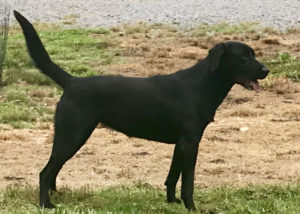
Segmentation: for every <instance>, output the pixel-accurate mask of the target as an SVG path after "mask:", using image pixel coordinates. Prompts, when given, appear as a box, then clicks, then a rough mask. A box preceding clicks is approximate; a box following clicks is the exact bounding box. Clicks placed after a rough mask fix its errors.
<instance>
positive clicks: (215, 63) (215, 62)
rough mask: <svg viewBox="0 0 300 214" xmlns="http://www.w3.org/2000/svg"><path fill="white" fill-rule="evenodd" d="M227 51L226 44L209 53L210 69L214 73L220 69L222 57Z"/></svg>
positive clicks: (217, 46) (218, 45) (221, 44)
mask: <svg viewBox="0 0 300 214" xmlns="http://www.w3.org/2000/svg"><path fill="white" fill-rule="evenodd" d="M224 51H225V44H224V43H218V44H217V45H215V46H214V47H213V48H212V49H210V50H209V52H208V63H209V69H210V70H211V71H212V72H214V71H216V70H217V69H218V67H219V64H220V61H221V57H222V55H223V53H224Z"/></svg>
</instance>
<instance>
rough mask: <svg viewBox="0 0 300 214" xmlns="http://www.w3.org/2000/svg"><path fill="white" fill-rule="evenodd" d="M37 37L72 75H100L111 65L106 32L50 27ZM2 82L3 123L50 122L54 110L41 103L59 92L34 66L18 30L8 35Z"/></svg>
mask: <svg viewBox="0 0 300 214" xmlns="http://www.w3.org/2000/svg"><path fill="white" fill-rule="evenodd" d="M42 27H43V26H42ZM44 27H47V26H46V25H45V26H44ZM39 35H40V37H41V39H42V41H43V43H44V44H45V46H46V49H47V50H48V52H49V54H50V55H51V58H52V59H53V61H55V62H56V63H57V64H59V65H60V66H61V67H62V68H63V69H65V70H66V71H67V72H69V73H71V74H72V75H74V76H94V75H98V74H99V73H103V71H102V70H101V66H104V65H107V64H111V63H112V62H113V59H114V52H113V51H112V49H111V48H110V44H111V42H113V37H112V36H111V35H110V34H109V32H108V31H107V30H105V29H101V28H98V29H88V30H83V29H67V30H66V29H59V28H55V27H50V29H48V30H47V28H46V30H44V31H41V32H40V31H39ZM93 62H96V63H93ZM3 80H4V84H5V87H3V88H2V89H1V90H0V121H1V123H2V124H8V125H11V126H12V127H14V128H34V127H35V124H36V123H37V122H50V121H51V120H52V118H53V109H51V108H49V107H47V105H46V104H45V102H44V100H45V98H49V97H50V99H51V98H53V99H54V97H56V98H57V97H58V96H60V95H61V94H62V91H61V89H60V88H58V87H57V85H56V84H55V83H54V82H53V81H52V80H51V79H50V78H48V77H46V76H45V75H43V74H42V73H41V72H39V71H38V70H37V69H36V68H35V67H34V65H33V63H32V60H31V59H30V57H29V54H28V52H27V48H26V44H25V40H24V36H23V34H22V33H21V32H20V31H19V30H15V31H13V32H12V33H11V34H10V35H9V39H8V43H7V55H6V61H5V68H4V73H3ZM37 91H46V94H45V95H44V96H43V93H36V92H37ZM34 94H40V95H39V96H34Z"/></svg>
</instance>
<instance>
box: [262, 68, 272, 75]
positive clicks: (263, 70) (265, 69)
mask: <svg viewBox="0 0 300 214" xmlns="http://www.w3.org/2000/svg"><path fill="white" fill-rule="evenodd" d="M261 70H262V72H264V73H265V74H268V73H269V72H270V70H269V69H268V68H267V67H262V69H261Z"/></svg>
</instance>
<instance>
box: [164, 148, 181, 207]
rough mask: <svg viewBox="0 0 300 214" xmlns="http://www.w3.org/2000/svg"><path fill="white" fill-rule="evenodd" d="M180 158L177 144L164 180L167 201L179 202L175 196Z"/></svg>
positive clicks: (179, 170)
mask: <svg viewBox="0 0 300 214" xmlns="http://www.w3.org/2000/svg"><path fill="white" fill-rule="evenodd" d="M180 164H181V160H180V150H179V146H178V145H175V149H174V154H173V159H172V163H171V168H170V171H169V174H168V177H167V180H166V182H165V185H166V186H167V202H168V203H180V202H181V200H180V199H178V198H176V196H175V194H176V184H177V182H178V179H179V176H180V173H181V165H180Z"/></svg>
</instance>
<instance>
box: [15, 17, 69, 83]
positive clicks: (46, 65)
mask: <svg viewBox="0 0 300 214" xmlns="http://www.w3.org/2000/svg"><path fill="white" fill-rule="evenodd" d="M14 15H15V17H16V19H17V21H18V22H19V24H20V25H21V28H22V30H23V34H24V36H25V39H26V43H27V48H28V51H29V53H30V56H31V58H32V59H33V61H34V63H35V65H36V67H37V68H39V69H40V70H41V71H42V72H43V73H44V74H46V75H47V76H49V77H50V78H51V79H53V80H54V81H55V82H56V83H57V84H58V85H60V86H61V87H62V88H65V87H66V84H67V82H68V81H69V80H70V79H71V78H72V76H71V75H70V74H68V73H67V72H65V71H64V70H63V69H61V68H60V67H59V66H58V65H56V64H55V63H53V62H52V61H51V59H50V57H49V55H48V53H47V51H46V49H45V47H44V46H43V44H42V42H41V40H40V38H39V36H38V34H37V32H36V31H35V29H34V28H33V26H32V24H31V23H30V22H29V21H28V20H27V19H26V18H25V17H24V16H22V15H21V14H20V13H19V12H17V11H14Z"/></svg>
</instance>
